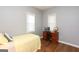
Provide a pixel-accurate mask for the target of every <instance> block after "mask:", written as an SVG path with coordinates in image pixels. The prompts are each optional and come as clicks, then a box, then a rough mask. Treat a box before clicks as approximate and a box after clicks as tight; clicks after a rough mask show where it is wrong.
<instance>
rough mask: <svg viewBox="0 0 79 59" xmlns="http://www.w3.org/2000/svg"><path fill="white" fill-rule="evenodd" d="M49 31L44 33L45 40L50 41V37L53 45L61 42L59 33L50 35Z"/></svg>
mask: <svg viewBox="0 0 79 59" xmlns="http://www.w3.org/2000/svg"><path fill="white" fill-rule="evenodd" d="M48 33H49V31H43V39H44V40H49V39H48V36H50V35H51V36H50V37H49V38H50V40H51V41H52V42H53V43H57V44H58V40H59V35H58V34H59V33H58V32H56V31H55V32H50V34H49V35H48Z"/></svg>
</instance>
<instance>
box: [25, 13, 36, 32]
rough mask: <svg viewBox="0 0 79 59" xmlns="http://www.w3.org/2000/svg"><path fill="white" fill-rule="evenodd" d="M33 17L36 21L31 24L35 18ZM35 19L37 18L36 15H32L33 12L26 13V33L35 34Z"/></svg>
mask: <svg viewBox="0 0 79 59" xmlns="http://www.w3.org/2000/svg"><path fill="white" fill-rule="evenodd" d="M29 15H31V16H29ZM33 16H34V19H33V20H34V21H33V22H31V18H33ZM35 18H36V17H35V13H31V12H27V13H26V33H29V32H31V33H33V32H35ZM28 19H29V20H28Z"/></svg>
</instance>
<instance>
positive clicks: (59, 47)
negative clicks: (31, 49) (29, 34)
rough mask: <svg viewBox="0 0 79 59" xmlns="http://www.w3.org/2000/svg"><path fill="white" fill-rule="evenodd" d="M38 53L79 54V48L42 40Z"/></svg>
mask: <svg viewBox="0 0 79 59" xmlns="http://www.w3.org/2000/svg"><path fill="white" fill-rule="evenodd" d="M38 52H79V48H75V47H72V46H69V45H66V44H62V43H59V44H55V43H52V42H49V41H46V40H43V39H41V49H40V50H38Z"/></svg>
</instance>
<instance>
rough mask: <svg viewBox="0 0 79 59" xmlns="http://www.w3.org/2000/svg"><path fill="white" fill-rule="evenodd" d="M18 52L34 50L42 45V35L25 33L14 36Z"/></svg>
mask: <svg viewBox="0 0 79 59" xmlns="http://www.w3.org/2000/svg"><path fill="white" fill-rule="evenodd" d="M13 43H14V47H15V50H16V52H33V51H37V50H38V49H40V47H41V42H40V37H39V36H37V35H34V34H24V35H18V36H14V37H13Z"/></svg>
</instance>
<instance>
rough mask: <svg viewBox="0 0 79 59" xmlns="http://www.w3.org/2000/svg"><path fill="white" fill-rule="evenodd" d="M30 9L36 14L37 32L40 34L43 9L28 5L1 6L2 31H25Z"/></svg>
mask: <svg viewBox="0 0 79 59" xmlns="http://www.w3.org/2000/svg"><path fill="white" fill-rule="evenodd" d="M28 11H30V12H34V13H35V14H36V34H40V30H39V29H40V28H41V11H39V10H37V9H34V8H32V7H26V6H25V7H20V6H19V7H18V6H15V7H13V6H3V7H2V6H0V32H7V33H9V34H11V35H15V34H16V35H17V34H22V33H25V32H26V28H25V27H26V23H25V21H26V12H28ZM38 24H40V25H38Z"/></svg>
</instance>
